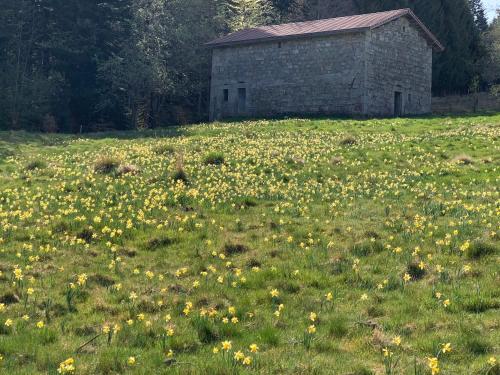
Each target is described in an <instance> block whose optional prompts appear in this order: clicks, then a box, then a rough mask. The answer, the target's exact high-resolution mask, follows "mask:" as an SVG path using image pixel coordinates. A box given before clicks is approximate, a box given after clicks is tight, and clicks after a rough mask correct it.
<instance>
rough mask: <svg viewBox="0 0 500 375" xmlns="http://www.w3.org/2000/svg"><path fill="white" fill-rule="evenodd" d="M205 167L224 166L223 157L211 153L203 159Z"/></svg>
mask: <svg viewBox="0 0 500 375" xmlns="http://www.w3.org/2000/svg"><path fill="white" fill-rule="evenodd" d="M203 162H204V163H205V164H206V165H221V164H224V155H223V154H221V153H218V152H211V153H210V154H208V155H206V156H205V158H204V159H203Z"/></svg>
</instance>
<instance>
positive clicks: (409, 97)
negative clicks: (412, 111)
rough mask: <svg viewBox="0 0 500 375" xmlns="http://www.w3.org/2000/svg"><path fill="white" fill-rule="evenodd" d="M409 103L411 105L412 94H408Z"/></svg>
mask: <svg viewBox="0 0 500 375" xmlns="http://www.w3.org/2000/svg"><path fill="white" fill-rule="evenodd" d="M408 103H411V94H408Z"/></svg>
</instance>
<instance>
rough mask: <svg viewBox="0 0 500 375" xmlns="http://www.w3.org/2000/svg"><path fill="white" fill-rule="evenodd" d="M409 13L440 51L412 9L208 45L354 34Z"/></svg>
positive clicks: (276, 28) (238, 35)
mask: <svg viewBox="0 0 500 375" xmlns="http://www.w3.org/2000/svg"><path fill="white" fill-rule="evenodd" d="M405 16H408V17H409V19H410V21H411V22H413V23H414V24H415V25H416V26H417V27H418V28H419V29H420V30H421V31H422V33H423V35H424V37H425V38H426V39H427V41H428V42H429V43H430V44H431V45H432V46H433V48H434V49H436V50H438V51H443V50H444V47H443V45H442V44H441V43H439V41H438V40H437V38H436V37H435V36H434V35H433V34H432V33H431V32H430V31H429V29H428V28H427V27H425V25H424V24H423V23H422V21H420V19H419V18H418V17H417V16H416V15H415V14H414V13H413V12H412V11H411V9H396V10H390V11H387V12H379V13H370V14H360V15H356V16H348V17H338V18H329V19H323V20H317V21H306V22H295V23H287V24H282V25H272V26H260V27H255V28H252V29H245V30H241V31H236V32H234V33H231V34H228V35H225V36H223V37H221V38H218V39H215V40H213V41H211V42H209V43H207V44H206V45H208V46H210V47H224V46H232V45H240V44H248V43H256V42H267V41H276V40H284V39H294V38H303V37H312V36H322V35H332V34H338V33H352V32H360V31H366V30H372V29H375V28H377V27H380V26H382V25H385V24H386V23H388V22H391V21H393V20H395V19H398V18H400V17H405Z"/></svg>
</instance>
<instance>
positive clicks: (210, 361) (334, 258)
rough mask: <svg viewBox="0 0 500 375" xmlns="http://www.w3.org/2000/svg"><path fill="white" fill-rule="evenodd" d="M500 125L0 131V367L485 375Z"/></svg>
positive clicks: (497, 301)
mask: <svg viewBox="0 0 500 375" xmlns="http://www.w3.org/2000/svg"><path fill="white" fill-rule="evenodd" d="M499 136H500V115H484V116H470V117H429V118H415V119H388V120H362V121H361V120H331V119H315V120H308V119H288V120H276V121H246V122H234V123H227V124H223V123H215V124H210V125H198V126H189V127H179V128H172V129H166V130H161V131H147V132H140V133H139V132H130V133H125V132H122V133H118V132H117V133H106V134H100V135H97V134H96V135H88V136H81V137H78V136H68V135H66V136H65V135H57V136H56V135H41V134H27V133H21V132H20V133H16V132H13V133H0V272H1V273H0V303H2V305H0V355H1V356H2V358H3V359H1V360H0V373H5V374H38V373H39V374H47V373H48V374H57V373H58V372H57V370H58V368H59V366H60V364H61V363H62V362H63V361H65V360H66V359H68V358H73V359H74V367H75V368H76V371H75V373H76V374H118V373H119V374H122V373H123V374H125V373H127V374H163V373H165V374H171V373H173V374H200V373H206V374H239V373H241V374H245V373H280V374H281V373H284V374H344V375H347V374H412V375H415V374H430V368H429V367H428V359H427V358H428V357H436V356H438V361H439V363H438V365H439V368H440V370H441V372H440V374H477V375H480V374H481V375H482V374H498V373H499V371H500V370H499V367H498V365H492V364H489V363H488V361H490V362H491V361H492V359H491V358H492V357H493V358H496V359H497V360H498V359H499V358H498V356H499V347H498V342H500V333H499V332H500V330H499V324H500V323H499V319H498V316H499V309H500V292H499V288H498V277H499V275H498V262H499V247H500V244H499V239H498V237H499V233H498V229H499V228H498V226H499V220H498V213H499V202H500V201H499V192H498V186H499V173H498V172H499V161H500V158H499V155H500V152H499ZM16 269H17V270H16ZM408 277H409V279H408ZM405 278H406V279H407V281H406V282H405ZM330 293H331V296H332V298H331V299H330V297H329V294H330ZM311 313H314V314H313V315H311ZM6 323H10V324H7V325H6ZM37 323H38V325H39V326H40V327H42V325H43V327H42V328H39V327H38V326H37ZM312 326H313V327H312ZM396 337H399V338H400V339H401V344H400V345H397V344H396V343H395V342H394V339H395V338H396ZM225 341H230V342H231V349H230V350H229V351H228V352H225V351H224V350H223V349H222V342H225ZM396 341H397V340H396ZM446 343H450V344H451V348H452V350H451V352H446V353H443V352H442V350H441V349H442V346H443V344H446ZM251 344H256V345H257V346H258V347H259V350H258V352H257V353H253V352H252V351H251V350H250V345H251ZM214 348H217V349H218V353H214V352H213V351H214ZM384 348H387V350H388V351H390V352H392V353H393V354H392V357H390V359H391V361H388V357H384V356H383V351H382V350H383V349H384ZM170 351H172V352H171V354H170V355H168V353H169V352H170ZM238 351H241V352H242V355H243V357H248V358H250V361H251V363H250V364H243V361H242V360H235V359H234V356H235V354H236V353H237V352H238ZM438 353H439V354H438ZM130 357H134V359H135V363H133V364H131V363H129V358H130ZM491 363H492V362H491Z"/></svg>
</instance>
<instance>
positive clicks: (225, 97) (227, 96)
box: [224, 89, 229, 102]
mask: <svg viewBox="0 0 500 375" xmlns="http://www.w3.org/2000/svg"><path fill="white" fill-rule="evenodd" d="M224 101H225V102H228V101H229V89H224Z"/></svg>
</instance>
